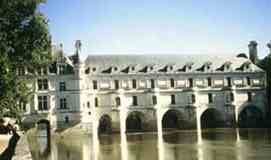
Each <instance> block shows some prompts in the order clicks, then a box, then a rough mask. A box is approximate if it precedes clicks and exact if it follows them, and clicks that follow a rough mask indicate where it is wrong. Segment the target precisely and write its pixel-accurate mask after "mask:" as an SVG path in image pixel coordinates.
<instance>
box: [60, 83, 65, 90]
mask: <svg viewBox="0 0 271 160" xmlns="http://www.w3.org/2000/svg"><path fill="white" fill-rule="evenodd" d="M59 90H60V91H65V90H66V83H65V82H60V83H59Z"/></svg>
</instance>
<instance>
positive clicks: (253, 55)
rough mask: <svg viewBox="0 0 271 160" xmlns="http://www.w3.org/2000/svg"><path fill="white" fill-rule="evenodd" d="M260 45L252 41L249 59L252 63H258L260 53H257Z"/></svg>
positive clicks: (249, 47)
mask: <svg viewBox="0 0 271 160" xmlns="http://www.w3.org/2000/svg"><path fill="white" fill-rule="evenodd" d="M257 45H258V43H257V42H256V41H250V42H249V45H248V49H249V59H250V60H251V62H252V63H254V64H256V63H257V61H258V51H257Z"/></svg>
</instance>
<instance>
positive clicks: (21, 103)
mask: <svg viewBox="0 0 271 160" xmlns="http://www.w3.org/2000/svg"><path fill="white" fill-rule="evenodd" d="M19 106H20V110H21V111H24V112H25V111H26V102H24V101H20V102H19Z"/></svg>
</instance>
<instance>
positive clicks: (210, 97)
mask: <svg viewBox="0 0 271 160" xmlns="http://www.w3.org/2000/svg"><path fill="white" fill-rule="evenodd" d="M208 102H209V103H213V102H214V99H213V94H212V93H208Z"/></svg>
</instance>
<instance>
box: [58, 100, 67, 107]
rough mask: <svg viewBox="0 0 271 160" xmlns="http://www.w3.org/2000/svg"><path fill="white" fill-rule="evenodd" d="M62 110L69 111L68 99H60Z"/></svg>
mask: <svg viewBox="0 0 271 160" xmlns="http://www.w3.org/2000/svg"><path fill="white" fill-rule="evenodd" d="M60 109H67V100H66V98H60Z"/></svg>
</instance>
